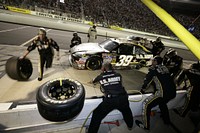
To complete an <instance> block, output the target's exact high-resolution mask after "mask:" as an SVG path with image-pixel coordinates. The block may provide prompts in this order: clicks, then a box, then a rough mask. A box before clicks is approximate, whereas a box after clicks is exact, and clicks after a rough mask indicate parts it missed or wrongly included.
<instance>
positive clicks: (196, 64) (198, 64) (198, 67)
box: [191, 61, 200, 71]
mask: <svg viewBox="0 0 200 133" xmlns="http://www.w3.org/2000/svg"><path fill="white" fill-rule="evenodd" d="M191 68H192V69H196V70H199V71H200V61H198V62H197V63H193V64H192V66H191Z"/></svg>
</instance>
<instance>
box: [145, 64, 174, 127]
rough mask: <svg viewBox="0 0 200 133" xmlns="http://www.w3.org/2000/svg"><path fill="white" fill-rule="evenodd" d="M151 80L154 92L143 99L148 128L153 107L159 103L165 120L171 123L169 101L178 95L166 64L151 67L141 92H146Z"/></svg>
mask: <svg viewBox="0 0 200 133" xmlns="http://www.w3.org/2000/svg"><path fill="white" fill-rule="evenodd" d="M151 82H153V85H154V93H153V94H152V95H150V96H149V97H147V98H146V99H145V100H144V101H143V109H142V114H143V122H144V126H145V127H146V128H147V129H150V113H151V109H152V108H153V107H155V106H157V105H159V108H160V110H161V113H162V116H163V117H162V118H163V120H164V122H165V123H166V124H169V122H170V118H169V112H168V107H167V103H168V102H169V101H170V100H171V99H173V98H175V96H176V86H175V84H174V81H173V80H172V78H171V77H170V74H169V70H168V69H167V67H166V66H164V65H157V66H156V67H151V68H150V69H149V72H148V74H147V75H146V77H145V80H144V84H143V85H142V89H141V92H144V91H145V89H146V88H147V87H148V85H150V84H151Z"/></svg>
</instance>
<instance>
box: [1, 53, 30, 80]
mask: <svg viewBox="0 0 200 133" xmlns="http://www.w3.org/2000/svg"><path fill="white" fill-rule="evenodd" d="M24 68H25V69H28V71H26V72H27V73H24V71H23V69H24ZM5 70H6V73H7V75H8V76H9V77H10V78H12V79H14V80H19V81H21V80H22V81H23V80H28V79H29V78H30V76H31V75H32V72H33V67H32V63H31V61H30V60H29V59H27V58H24V59H19V57H15V56H13V57H11V58H9V59H8V60H7V62H6V68H5Z"/></svg>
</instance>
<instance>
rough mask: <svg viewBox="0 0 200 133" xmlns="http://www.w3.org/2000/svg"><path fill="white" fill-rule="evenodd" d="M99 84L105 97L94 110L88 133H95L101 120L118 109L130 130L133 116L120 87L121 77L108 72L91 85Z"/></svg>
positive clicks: (122, 88) (125, 93)
mask: <svg viewBox="0 0 200 133" xmlns="http://www.w3.org/2000/svg"><path fill="white" fill-rule="evenodd" d="M96 82H99V83H100V85H101V90H102V92H103V93H104V95H105V97H104V98H103V101H102V102H101V103H100V104H99V105H98V107H97V108H96V109H95V110H94V112H93V116H92V119H91V123H90V126H89V129H88V132H89V133H97V132H98V129H99V126H100V123H101V121H102V119H103V118H104V117H105V116H106V115H107V114H108V113H109V112H111V111H112V110H114V109H118V110H119V111H120V112H121V113H122V115H123V118H124V121H125V122H126V124H127V126H128V127H129V128H132V126H133V116H132V112H131V109H130V107H129V101H128V95H127V92H126V91H125V89H124V87H123V86H122V76H121V75H120V74H119V73H116V72H114V71H113V70H109V71H106V72H103V73H101V74H100V75H99V76H97V77H96V78H95V79H94V80H93V83H96Z"/></svg>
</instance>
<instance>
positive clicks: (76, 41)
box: [70, 32, 81, 48]
mask: <svg viewBox="0 0 200 133" xmlns="http://www.w3.org/2000/svg"><path fill="white" fill-rule="evenodd" d="M79 44H81V38H80V37H79V36H78V33H77V32H74V33H73V38H72V40H71V45H70V48H72V47H74V46H76V45H79Z"/></svg>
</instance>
